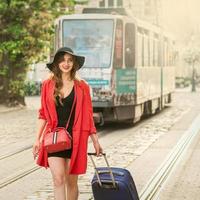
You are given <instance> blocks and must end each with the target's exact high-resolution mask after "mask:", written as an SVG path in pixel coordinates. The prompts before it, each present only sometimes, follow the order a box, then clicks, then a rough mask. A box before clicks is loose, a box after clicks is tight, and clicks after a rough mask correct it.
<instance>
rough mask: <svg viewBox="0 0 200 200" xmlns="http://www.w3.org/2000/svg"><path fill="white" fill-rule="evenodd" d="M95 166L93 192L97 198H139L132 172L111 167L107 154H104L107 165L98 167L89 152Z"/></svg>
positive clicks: (125, 199)
mask: <svg viewBox="0 0 200 200" xmlns="http://www.w3.org/2000/svg"><path fill="white" fill-rule="evenodd" d="M88 155H89V157H90V159H91V161H92V163H93V165H94V168H95V175H94V177H93V179H92V182H91V184H92V192H93V196H94V199H95V200H139V197H138V193H137V189H136V186H135V183H134V181H133V178H132V176H131V174H130V172H129V171H128V170H126V169H123V168H116V167H110V166H109V163H108V161H107V158H106V155H105V154H102V155H103V157H104V159H105V161H106V164H107V167H98V168H97V167H96V165H95V162H94V160H93V158H92V155H95V154H94V153H88Z"/></svg>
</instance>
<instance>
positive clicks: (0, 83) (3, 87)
mask: <svg viewBox="0 0 200 200" xmlns="http://www.w3.org/2000/svg"><path fill="white" fill-rule="evenodd" d="M73 5H74V3H73V0H42V1H41V0H2V1H0V30H1V31H0V103H6V104H10V105H12V104H18V103H21V104H24V80H25V75H26V71H27V68H28V65H29V64H31V63H33V62H37V61H40V60H44V58H45V57H46V56H47V53H46V52H47V49H49V48H50V38H51V35H52V34H53V33H54V31H53V23H54V20H55V18H56V17H57V16H59V15H61V14H67V13H69V12H73ZM67 9H68V10H67Z"/></svg>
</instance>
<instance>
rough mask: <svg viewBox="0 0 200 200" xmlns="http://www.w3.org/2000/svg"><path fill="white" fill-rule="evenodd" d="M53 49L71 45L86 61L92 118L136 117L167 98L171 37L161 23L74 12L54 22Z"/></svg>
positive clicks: (171, 70)
mask: <svg viewBox="0 0 200 200" xmlns="http://www.w3.org/2000/svg"><path fill="white" fill-rule="evenodd" d="M55 27H56V32H55V33H56V34H55V42H54V51H56V50H57V49H58V48H60V47H62V46H68V47H71V48H72V49H73V50H74V51H75V52H76V53H78V54H80V55H84V56H85V57H86V61H85V64H84V66H83V67H82V68H81V70H80V71H79V74H80V76H81V77H82V78H83V79H85V80H86V81H87V82H88V84H89V85H90V88H91V97H92V102H93V110H94V119H95V121H96V122H101V123H102V122H104V121H127V120H128V121H132V122H135V121H138V120H139V119H140V118H141V116H143V115H146V114H153V113H155V112H156V111H158V110H161V109H162V108H163V107H164V106H165V105H166V104H168V103H170V101H171V94H172V93H173V91H174V86H175V72H174V71H175V70H174V50H173V46H174V40H173V38H172V37H171V36H170V35H169V34H167V33H165V32H164V31H163V30H161V29H160V28H158V27H156V26H153V25H151V24H148V23H146V22H143V21H141V20H139V19H136V18H134V17H130V16H126V15H116V14H102V13H99V14H91V13H90V14H72V15H65V16H61V17H59V18H58V19H57V20H56V22H55Z"/></svg>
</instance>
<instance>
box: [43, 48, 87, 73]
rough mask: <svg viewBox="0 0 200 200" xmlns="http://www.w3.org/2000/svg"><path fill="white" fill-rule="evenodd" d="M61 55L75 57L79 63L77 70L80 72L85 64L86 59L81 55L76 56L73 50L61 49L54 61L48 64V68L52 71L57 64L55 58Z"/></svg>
mask: <svg viewBox="0 0 200 200" xmlns="http://www.w3.org/2000/svg"><path fill="white" fill-rule="evenodd" d="M60 53H68V54H70V55H72V56H74V57H75V59H76V61H77V63H78V68H77V70H79V69H80V68H81V67H82V66H83V65H84V62H85V57H84V56H80V55H76V54H74V52H73V51H72V49H70V48H69V47H61V48H60V49H58V50H57V51H56V53H55V55H54V58H53V61H52V62H50V63H47V68H49V69H50V70H51V71H52V68H53V64H54V62H55V58H56V56H58V54H60Z"/></svg>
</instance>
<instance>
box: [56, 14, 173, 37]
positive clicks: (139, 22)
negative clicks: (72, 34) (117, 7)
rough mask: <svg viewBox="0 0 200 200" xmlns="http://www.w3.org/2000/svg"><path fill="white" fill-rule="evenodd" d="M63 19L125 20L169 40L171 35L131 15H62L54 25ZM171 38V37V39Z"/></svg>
mask: <svg viewBox="0 0 200 200" xmlns="http://www.w3.org/2000/svg"><path fill="white" fill-rule="evenodd" d="M65 19H81V20H82V19H125V20H126V21H127V22H133V23H134V24H135V25H136V26H139V27H142V28H144V29H147V30H153V31H154V32H155V33H158V34H159V33H160V32H161V30H162V32H163V33H165V34H164V35H165V36H167V37H170V38H171V34H169V33H167V32H166V31H164V30H163V29H162V28H161V27H159V26H156V25H154V24H151V23H149V22H146V21H143V20H141V19H138V18H136V17H134V16H133V15H119V14H103V13H96V14H93V13H82V14H71V15H62V16H60V17H59V18H57V19H56V23H57V22H58V21H60V20H65ZM172 38H173V37H172Z"/></svg>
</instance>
